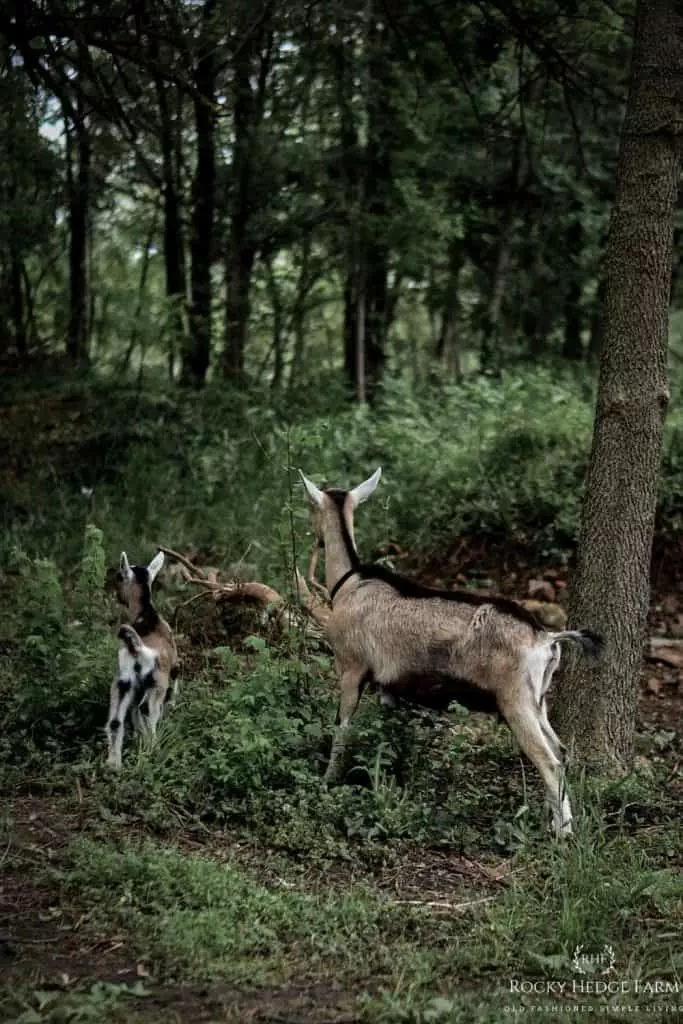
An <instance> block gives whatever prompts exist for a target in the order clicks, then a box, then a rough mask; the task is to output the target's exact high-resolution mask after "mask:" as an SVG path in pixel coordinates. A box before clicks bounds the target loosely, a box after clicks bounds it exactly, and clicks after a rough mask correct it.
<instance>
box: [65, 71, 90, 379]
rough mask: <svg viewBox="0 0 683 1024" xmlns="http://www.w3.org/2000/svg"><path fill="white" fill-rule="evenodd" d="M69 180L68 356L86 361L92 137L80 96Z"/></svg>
mask: <svg viewBox="0 0 683 1024" xmlns="http://www.w3.org/2000/svg"><path fill="white" fill-rule="evenodd" d="M66 141H67V183H68V192H69V228H70V242H69V246H70V247H69V287H70V314H69V329H68V334H67V340H66V350H67V355H68V356H69V358H70V359H71V361H72V362H74V363H83V362H85V361H86V360H87V355H88V320H89V316H88V313H89V302H88V208H89V203H90V139H89V135H88V127H87V123H86V115H85V104H84V99H83V95H82V93H81V91H80V89H79V90H78V92H77V95H76V119H75V121H74V122H73V123H69V121H68V119H66Z"/></svg>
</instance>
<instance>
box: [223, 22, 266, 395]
mask: <svg viewBox="0 0 683 1024" xmlns="http://www.w3.org/2000/svg"><path fill="white" fill-rule="evenodd" d="M268 7H269V8H270V5H268ZM269 18H270V14H269V13H268V14H267V15H266V17H265V18H264V19H263V21H262V22H261V25H260V26H259V28H258V30H254V29H253V28H252V29H251V35H250V36H249V37H248V39H247V40H246V41H244V42H242V43H241V45H240V47H239V50H238V53H237V56H236V58H235V61H236V64H235V104H234V108H233V120H234V145H233V180H234V186H233V188H234V197H233V203H232V210H231V217H230V231H229V237H228V246H227V253H226V266H225V340H224V349H223V376H224V377H225V378H226V380H230V381H233V382H235V383H239V382H241V381H242V380H243V378H244V372H245V363H244V356H245V349H246V343H247V334H248V331H249V315H250V312H251V306H250V295H251V277H252V272H253V269H254V264H255V262H256V243H255V240H254V238H253V237H252V230H251V227H252V222H253V216H254V205H253V199H252V196H251V191H252V175H253V159H254V156H253V149H254V142H255V137H256V132H257V131H258V128H259V126H260V123H261V120H262V118H263V112H264V105H265V94H266V85H267V80H268V74H269V72H270V62H271V57H272V46H273V34H272V31H271V29H270V27H269ZM264 42H266V47H265V53H263V52H261V51H262V47H263V45H264ZM257 55H258V56H259V58H260V64H257V63H256V57H257ZM257 69H258V84H257V87H256V89H254V86H253V85H252V78H253V75H254V74H255V73H256V70H257Z"/></svg>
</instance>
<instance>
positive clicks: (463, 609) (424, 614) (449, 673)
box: [327, 580, 540, 690]
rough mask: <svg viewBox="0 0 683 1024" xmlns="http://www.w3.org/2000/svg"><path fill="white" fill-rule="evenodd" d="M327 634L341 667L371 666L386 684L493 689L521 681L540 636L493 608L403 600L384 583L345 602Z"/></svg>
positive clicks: (361, 586)
mask: <svg viewBox="0 0 683 1024" xmlns="http://www.w3.org/2000/svg"><path fill="white" fill-rule="evenodd" d="M327 635H328V638H329V641H330V644H331V645H332V648H333V650H334V652H335V655H336V657H337V658H338V659H339V660H340V661H341V662H342V663H350V664H358V663H364V664H367V666H368V669H369V671H370V672H371V673H372V675H373V677H374V679H375V680H376V681H377V682H378V683H380V684H382V685H384V686H391V685H392V684H397V683H398V681H399V680H401V679H408V678H418V677H420V676H425V677H429V676H439V677H452V678H454V679H456V678H457V679H459V680H468V681H469V682H470V683H472V684H473V685H476V686H479V687H482V688H484V689H486V690H494V689H497V688H498V685H499V681H500V680H502V679H505V678H508V679H509V678H510V677H511V676H513V675H516V674H517V671H518V669H519V667H520V665H521V661H522V652H523V651H524V650H528V649H529V648H531V647H534V646H535V645H536V644H537V643H538V641H539V639H540V635H539V631H538V630H536V629H535V628H534V627H533V626H532V625H531V624H530V623H529V622H526V621H523V620H522V619H518V618H516V617H515V616H514V615H512V614H509V613H507V612H504V611H500V610H499V609H497V608H495V607H494V606H492V605H490V604H486V603H483V604H480V605H478V606H477V605H471V604H466V603H463V602H460V601H457V600H456V601H453V600H444V599H442V598H439V597H427V598H421V597H420V598H412V597H404V596H402V595H401V594H399V593H397V591H396V590H395V589H394V588H393V587H392V586H391V585H390V584H388V583H385V582H384V581H381V580H363V581H361V582H359V583H357V584H356V586H354V587H349V588H348V591H347V592H346V593H345V594H343V595H340V598H339V599H338V600H337V602H336V603H335V607H334V610H333V612H332V615H331V616H330V619H329V621H328V624H327Z"/></svg>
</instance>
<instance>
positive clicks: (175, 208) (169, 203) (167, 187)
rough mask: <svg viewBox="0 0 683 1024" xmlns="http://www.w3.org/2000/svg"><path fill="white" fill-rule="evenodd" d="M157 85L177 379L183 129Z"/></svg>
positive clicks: (181, 338)
mask: <svg viewBox="0 0 683 1024" xmlns="http://www.w3.org/2000/svg"><path fill="white" fill-rule="evenodd" d="M154 84H155V87H156V92H157V103H158V106H159V119H160V134H161V157H162V167H163V200H164V271H165V276H166V298H167V299H168V301H169V321H168V322H169V333H170V336H169V339H168V346H169V353H168V358H169V375H170V377H171V379H173V373H174V368H175V367H174V363H175V353H176V351H177V350H178V349H180V350H181V351H182V350H183V349H184V348H186V339H185V324H186V319H185V307H186V303H187V292H186V282H185V243H184V239H183V223H182V208H181V194H180V190H179V188H178V177H179V174H178V168H177V166H176V133H177V132H179V131H180V128H179V126H177V125H175V124H174V123H173V118H172V116H171V113H170V110H169V104H168V96H167V92H166V85H165V83H164V82H163V80H162V79H161V78H159V77H158V76H155V79H154Z"/></svg>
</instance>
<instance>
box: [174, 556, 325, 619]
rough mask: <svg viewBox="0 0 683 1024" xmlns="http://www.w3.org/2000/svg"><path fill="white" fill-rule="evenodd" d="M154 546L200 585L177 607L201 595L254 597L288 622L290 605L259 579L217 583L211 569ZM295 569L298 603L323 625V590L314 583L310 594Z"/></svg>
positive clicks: (230, 598)
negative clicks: (198, 590)
mask: <svg viewBox="0 0 683 1024" xmlns="http://www.w3.org/2000/svg"><path fill="white" fill-rule="evenodd" d="M157 548H158V550H159V551H163V552H164V554H165V555H168V556H169V558H172V559H174V560H175V561H176V562H178V563H179V564H180V565H181V566H182V575H183V579H185V581H186V582H187V583H191V584H194V585H196V586H198V587H202V588H203V590H202V592H200V593H198V594H194V595H193V596H192V597H190V598H188V600H186V601H184V602H183V603H182V604H181V605H179V607H180V608H183V607H186V606H187V605H189V604H192V603H193V602H195V601H197V600H200V599H201V598H202V597H205V596H211V597H213V599H214V601H235V602H237V601H244V600H246V601H254V602H255V603H256V604H260V605H263V606H268V605H271V606H274V607H276V608H277V609H278V611H277V614H278V616H279V618H280V621H281V624H282V625H285V624H288V625H290V624H291V621H292V620H291V615H290V609H289V608H287V607H286V602H285V599H284V598H283V597H282V595H281V594H280V593H278V591H277V590H275V589H274V588H273V587H269V586H268V584H266V583H261V582H259V581H258V580H234V579H233V580H228V581H226V582H225V583H221V582H219V580H218V579H217V576H216V573H215V571H211V572H209V573H206V574H205V573H204V571H203V570H202V569H201V568H200V567H199V566H196V565H194V564H193V563H192V562H191V561H190V560H189V559H188V558H186V557H185V555H181V554H180V553H179V552H178V551H174V550H173V548H169V547H166V546H165V545H163V544H157ZM295 573H296V589H297V599H298V604H299V605H300V606H301V607H302V608H303V609H305V610H306V611H307V612H308V613H309V614H310V616H311V618H312V619H313V620H314V621H315V622H316V623H318V625H320V626H324V625H325V623H326V622H327V619H328V618H329V615H330V609H329V608H328V607H327V605H326V603H325V598H326V596H327V591H326V590H325V588H324V587H321V586H320V584H318V583H314V584H313V585H314V587H315V590H316V593H315V594H312V593H311V592H310V590H309V589H308V587H307V585H306V581H305V580H304V578H303V576H302V575H301V573H300V572H299V570H298V569H296V570H295ZM323 595H324V596H323Z"/></svg>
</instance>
